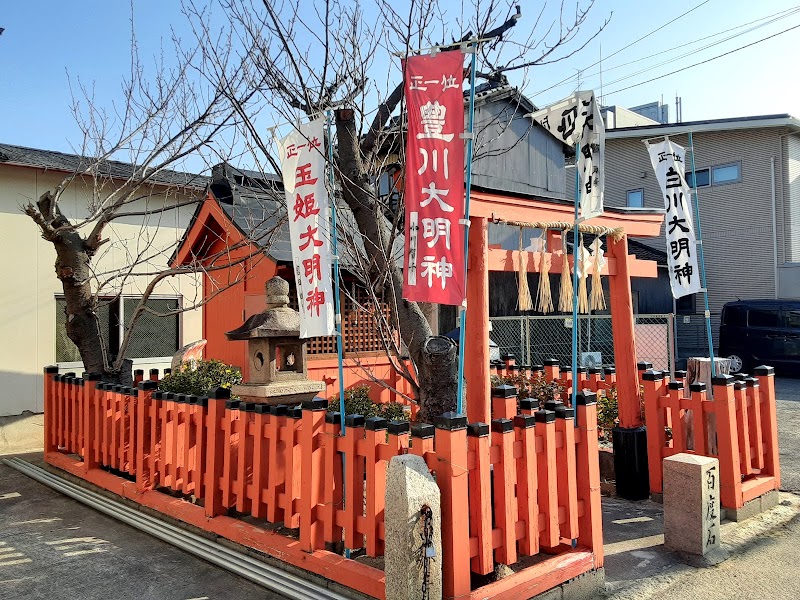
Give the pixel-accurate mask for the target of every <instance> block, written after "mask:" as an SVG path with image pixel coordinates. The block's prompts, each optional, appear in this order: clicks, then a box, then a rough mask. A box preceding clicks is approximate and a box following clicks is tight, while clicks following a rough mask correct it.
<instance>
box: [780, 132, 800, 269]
mask: <svg viewBox="0 0 800 600" xmlns="http://www.w3.org/2000/svg"><path fill="white" fill-rule="evenodd" d="M782 150H783V157H784V161H785V164H784V169H785V177H784V178H783V183H784V188H783V200H784V207H785V208H784V215H785V216H786V223H787V229H788V231H787V235H786V237H785V248H786V262H795V263H796V262H800V137H798V136H797V135H787V136H786V137H784V138H783V148H782Z"/></svg>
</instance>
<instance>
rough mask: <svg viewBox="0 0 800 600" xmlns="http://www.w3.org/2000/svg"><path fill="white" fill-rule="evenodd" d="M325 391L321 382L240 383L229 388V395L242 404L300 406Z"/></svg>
mask: <svg viewBox="0 0 800 600" xmlns="http://www.w3.org/2000/svg"><path fill="white" fill-rule="evenodd" d="M324 390H325V384H324V383H323V382H322V381H308V380H306V381H287V382H273V383H240V384H238V385H234V386H233V387H231V393H232V394H235V395H237V396H239V398H240V399H241V400H242V401H243V402H257V403H259V404H270V405H273V404H300V403H301V402H304V401H305V400H312V399H314V398H316V397H317V396H319V394H320V392H323V391H324Z"/></svg>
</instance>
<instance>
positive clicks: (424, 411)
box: [417, 335, 458, 423]
mask: <svg viewBox="0 0 800 600" xmlns="http://www.w3.org/2000/svg"><path fill="white" fill-rule="evenodd" d="M457 358H458V344H456V343H455V342H454V341H453V340H451V339H450V338H448V337H444V336H441V335H437V336H434V337H429V338H428V340H427V341H426V342H425V345H424V347H423V355H422V364H423V365H424V367H423V369H422V371H423V372H424V373H425V378H424V379H422V378H420V384H419V395H420V404H421V405H422V408H421V409H420V411H419V413H418V415H417V418H418V419H419V420H420V421H423V422H425V423H433V420H434V419H435V418H436V417H438V416H439V415H441V414H443V413H446V412H448V411H453V412H455V410H456V402H457V393H458V365H457Z"/></svg>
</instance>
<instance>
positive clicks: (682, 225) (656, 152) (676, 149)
mask: <svg viewBox="0 0 800 600" xmlns="http://www.w3.org/2000/svg"><path fill="white" fill-rule="evenodd" d="M647 150H648V152H649V153H650V162H651V163H653V169H654V170H655V172H656V179H658V183H659V185H660V186H661V193H662V194H663V196H664V209H665V210H666V211H667V216H666V218H665V219H664V230H665V232H666V238H667V266H668V267H669V281H670V287H671V288H672V296H673V297H674V298H681V297H682V296H688V295H689V294H696V293H697V292H699V291H700V289H701V285H700V270H699V269H698V267H697V238H696V237H695V233H694V224H693V223H692V204H691V193H692V191H691V189H690V188H689V184H688V183H687V181H686V149H685V148H683V147H682V146H679V145H678V144H675V143H673V142H672V141H671V140H670V139H669V138H665V139H664V141H662V142H659V143H657V144H648V145H647Z"/></svg>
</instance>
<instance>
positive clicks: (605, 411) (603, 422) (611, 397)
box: [597, 384, 619, 441]
mask: <svg viewBox="0 0 800 600" xmlns="http://www.w3.org/2000/svg"><path fill="white" fill-rule="evenodd" d="M618 423H619V406H618V402H617V386H616V384H614V385H612V386H611V388H610V389H609V390H607V391H606V392H605V393H600V394H597V429H598V435H599V437H600V438H601V439H604V440H606V441H610V440H611V430H612V429H613V428H614V427H616V426H617V424H618Z"/></svg>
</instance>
